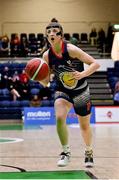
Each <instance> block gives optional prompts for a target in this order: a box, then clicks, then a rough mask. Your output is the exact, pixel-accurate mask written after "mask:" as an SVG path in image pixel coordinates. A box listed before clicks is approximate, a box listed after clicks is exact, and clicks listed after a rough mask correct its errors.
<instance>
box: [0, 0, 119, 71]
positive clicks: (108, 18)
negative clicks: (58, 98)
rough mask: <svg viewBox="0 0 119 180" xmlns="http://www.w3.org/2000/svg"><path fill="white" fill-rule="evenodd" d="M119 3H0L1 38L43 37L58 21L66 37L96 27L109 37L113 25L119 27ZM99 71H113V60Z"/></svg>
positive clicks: (80, 0)
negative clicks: (108, 69)
mask: <svg viewBox="0 0 119 180" xmlns="http://www.w3.org/2000/svg"><path fill="white" fill-rule="evenodd" d="M118 12H119V6H118V0H100V1H98V0H46V1H42V0H10V1H9V0H4V1H2V0H0V34H1V35H4V34H7V35H8V36H9V38H10V36H11V34H12V33H18V34H19V35H20V33H27V34H29V33H39V32H40V33H44V30H45V27H46V25H47V24H48V23H49V21H50V20H51V19H52V18H53V17H55V18H57V19H58V20H59V22H61V24H62V25H63V28H64V32H65V33H70V34H72V33H79V34H81V33H82V32H85V33H87V34H88V35H89V33H90V32H91V29H92V28H93V27H95V28H96V30H97V31H98V30H99V29H100V28H103V29H104V31H105V32H106V33H107V30H108V27H109V25H111V24H118V20H119V19H118ZM99 63H100V64H101V68H100V71H102V70H103V71H106V70H107V68H110V67H114V66H115V64H114V61H113V60H112V59H104V58H103V60H102V59H101V58H100V59H99Z"/></svg>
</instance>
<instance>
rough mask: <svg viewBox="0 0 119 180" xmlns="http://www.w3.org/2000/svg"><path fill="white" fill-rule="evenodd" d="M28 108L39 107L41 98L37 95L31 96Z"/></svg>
mask: <svg viewBox="0 0 119 180" xmlns="http://www.w3.org/2000/svg"><path fill="white" fill-rule="evenodd" d="M30 106H31V107H40V106H41V97H40V95H39V94H35V95H31V100H30Z"/></svg>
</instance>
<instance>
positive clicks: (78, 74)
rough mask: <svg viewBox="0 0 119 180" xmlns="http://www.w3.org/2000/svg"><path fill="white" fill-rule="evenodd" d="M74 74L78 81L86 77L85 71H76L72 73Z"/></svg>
mask: <svg viewBox="0 0 119 180" xmlns="http://www.w3.org/2000/svg"><path fill="white" fill-rule="evenodd" d="M72 74H73V77H74V78H75V79H77V80H80V79H82V78H84V77H85V76H84V73H83V71H82V72H79V71H74V72H72Z"/></svg>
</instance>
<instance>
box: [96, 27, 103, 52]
mask: <svg viewBox="0 0 119 180" xmlns="http://www.w3.org/2000/svg"><path fill="white" fill-rule="evenodd" d="M97 44H98V48H99V49H100V50H101V52H102V53H103V52H104V51H105V49H104V48H105V31H104V30H103V28H100V30H99V31H98V38H97Z"/></svg>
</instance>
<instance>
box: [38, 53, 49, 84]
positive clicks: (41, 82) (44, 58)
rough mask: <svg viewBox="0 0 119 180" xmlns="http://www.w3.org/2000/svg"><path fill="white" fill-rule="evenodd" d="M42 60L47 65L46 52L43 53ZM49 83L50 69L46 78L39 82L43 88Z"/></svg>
mask: <svg viewBox="0 0 119 180" xmlns="http://www.w3.org/2000/svg"><path fill="white" fill-rule="evenodd" d="M43 60H44V61H46V63H47V64H49V62H48V51H46V52H44V54H43ZM49 81H50V69H49V74H48V76H47V77H46V78H45V79H43V80H42V81H40V84H42V85H43V86H44V87H46V86H47V85H48V83H49Z"/></svg>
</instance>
